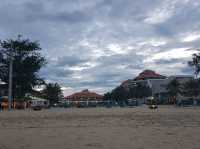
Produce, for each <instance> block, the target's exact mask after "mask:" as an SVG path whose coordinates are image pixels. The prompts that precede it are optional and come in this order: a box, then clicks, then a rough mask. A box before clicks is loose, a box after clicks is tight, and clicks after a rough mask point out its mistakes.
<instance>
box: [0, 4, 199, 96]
mask: <svg viewBox="0 0 200 149" xmlns="http://www.w3.org/2000/svg"><path fill="white" fill-rule="evenodd" d="M199 8H200V1H198V0H0V38H1V39H7V38H11V37H12V38H13V37H17V35H18V34H21V35H23V37H25V38H29V39H31V40H38V41H39V42H40V44H41V47H42V49H43V51H42V54H43V55H45V56H46V58H47V60H48V65H47V66H46V67H45V68H43V69H42V70H41V72H40V75H41V76H42V77H43V78H45V79H46V80H47V81H48V82H58V83H60V84H61V85H62V87H63V89H65V94H66V95H67V94H70V93H72V92H75V91H80V90H83V89H86V88H88V89H91V90H92V91H97V92H98V93H105V92H106V91H110V90H111V89H113V88H114V87H116V86H117V85H119V84H120V83H121V82H122V81H124V80H126V79H131V78H134V77H135V76H136V75H137V74H138V73H139V72H141V71H143V70H144V69H152V70H155V71H156V72H158V73H160V74H163V75H174V74H192V71H191V69H190V68H189V67H188V66H187V61H188V60H190V59H191V54H192V53H194V52H195V49H197V48H199V46H200V9H199Z"/></svg>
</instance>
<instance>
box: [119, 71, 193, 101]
mask: <svg viewBox="0 0 200 149" xmlns="http://www.w3.org/2000/svg"><path fill="white" fill-rule="evenodd" d="M174 79H176V80H178V81H179V83H180V84H181V85H183V84H184V83H186V82H187V81H189V80H191V79H193V76H190V75H174V76H169V77H166V76H163V75H160V74H158V73H156V72H154V71H152V70H145V71H143V72H142V73H140V74H139V75H138V76H137V77H135V78H134V79H132V80H127V81H125V82H123V83H122V86H123V87H125V88H131V87H134V86H137V85H138V84H140V85H144V86H148V87H149V88H150V89H151V91H152V96H153V97H154V98H155V99H156V100H157V101H158V102H160V103H167V102H168V100H169V94H168V91H167V89H166V87H167V85H168V84H169V83H170V82H171V81H172V80H174Z"/></svg>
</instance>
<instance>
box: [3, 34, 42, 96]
mask: <svg viewBox="0 0 200 149" xmlns="http://www.w3.org/2000/svg"><path fill="white" fill-rule="evenodd" d="M40 51H41V48H40V45H39V43H38V42H32V41H30V40H29V39H22V38H21V36H18V38H17V39H16V40H13V39H9V40H4V41H0V70H1V71H0V79H1V80H2V81H3V82H6V83H7V84H8V76H9V75H8V74H9V62H10V59H11V58H12V59H13V95H14V97H16V98H23V97H24V96H25V94H26V93H28V92H31V91H32V88H33V87H34V86H35V85H39V84H43V83H44V81H43V79H42V78H40V77H39V76H38V72H39V70H40V69H41V68H42V67H43V66H44V65H45V64H46V60H45V58H44V57H43V56H41V54H40Z"/></svg>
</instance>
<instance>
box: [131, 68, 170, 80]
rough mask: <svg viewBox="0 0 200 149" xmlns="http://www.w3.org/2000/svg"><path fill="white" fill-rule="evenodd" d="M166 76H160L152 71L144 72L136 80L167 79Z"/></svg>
mask: <svg viewBox="0 0 200 149" xmlns="http://www.w3.org/2000/svg"><path fill="white" fill-rule="evenodd" d="M165 78H166V76H163V75H160V74H158V73H156V72H155V71H152V70H144V71H143V72H141V73H140V74H139V75H138V76H137V77H136V78H135V79H134V80H135V81H137V80H148V79H165Z"/></svg>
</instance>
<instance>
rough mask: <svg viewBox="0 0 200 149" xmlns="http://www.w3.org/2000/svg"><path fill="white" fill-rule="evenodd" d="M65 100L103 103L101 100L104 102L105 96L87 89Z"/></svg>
mask: <svg viewBox="0 0 200 149" xmlns="http://www.w3.org/2000/svg"><path fill="white" fill-rule="evenodd" d="M65 100H69V101H101V100H103V96H102V95H99V94H97V93H95V92H91V91H89V90H88V89H86V90H83V91H81V92H77V93H74V94H72V95H70V96H67V97H65Z"/></svg>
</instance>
